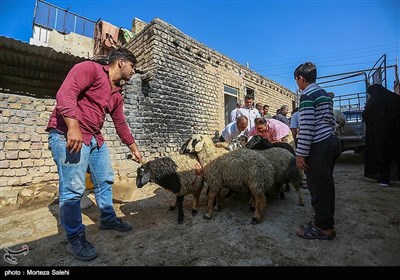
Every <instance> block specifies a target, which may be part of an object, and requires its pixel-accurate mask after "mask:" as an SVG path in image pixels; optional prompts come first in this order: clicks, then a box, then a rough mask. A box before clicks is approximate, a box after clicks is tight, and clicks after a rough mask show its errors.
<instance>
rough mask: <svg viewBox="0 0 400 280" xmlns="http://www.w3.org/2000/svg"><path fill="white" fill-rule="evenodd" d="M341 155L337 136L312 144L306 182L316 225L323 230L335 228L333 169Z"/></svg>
mask: <svg viewBox="0 0 400 280" xmlns="http://www.w3.org/2000/svg"><path fill="white" fill-rule="evenodd" d="M339 155H340V142H339V139H338V138H337V137H336V136H335V135H331V136H330V137H328V138H327V139H325V140H323V141H320V142H318V143H314V144H311V148H310V153H309V156H308V157H307V158H306V164H307V165H308V168H307V171H306V177H307V178H306V180H307V186H308V190H309V191H310V194H311V205H312V207H313V208H314V212H315V215H314V224H315V225H316V226H317V227H319V228H321V229H332V228H334V227H335V220H334V215H335V182H334V180H333V175H332V173H333V168H334V166H335V162H336V160H337V158H338V157H339Z"/></svg>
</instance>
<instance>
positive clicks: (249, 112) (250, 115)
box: [236, 107, 261, 130]
mask: <svg viewBox="0 0 400 280" xmlns="http://www.w3.org/2000/svg"><path fill="white" fill-rule="evenodd" d="M240 116H246V117H247V119H248V121H249V124H248V126H247V129H248V130H250V129H252V128H253V127H254V126H255V124H254V120H255V119H256V118H261V115H260V112H258V110H257V109H256V108H251V109H249V108H247V107H243V108H239V109H238V110H237V112H236V118H238V117H240Z"/></svg>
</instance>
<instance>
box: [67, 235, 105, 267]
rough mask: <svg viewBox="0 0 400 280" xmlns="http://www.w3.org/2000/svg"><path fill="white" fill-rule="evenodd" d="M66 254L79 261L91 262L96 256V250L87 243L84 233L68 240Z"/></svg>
mask: <svg viewBox="0 0 400 280" xmlns="http://www.w3.org/2000/svg"><path fill="white" fill-rule="evenodd" d="M67 252H68V253H70V254H72V255H74V257H75V258H76V259H78V260H80V261H91V260H93V259H95V258H97V256H98V253H97V250H96V248H94V247H93V245H92V244H90V243H89V241H87V239H86V235H85V233H84V232H82V233H81V234H79V235H78V236H76V237H74V238H72V239H70V240H69V242H68V245H67Z"/></svg>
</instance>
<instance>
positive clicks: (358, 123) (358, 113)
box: [333, 92, 368, 154]
mask: <svg viewBox="0 0 400 280" xmlns="http://www.w3.org/2000/svg"><path fill="white" fill-rule="evenodd" d="M367 96H368V94H367V92H357V93H351V94H345V95H341V96H337V97H334V98H333V107H334V109H335V110H338V111H340V112H342V113H343V114H344V115H345V117H346V122H345V124H344V127H343V128H342V129H341V130H339V131H338V133H337V135H338V138H339V140H340V144H341V146H342V152H344V151H348V150H353V151H354V153H357V154H362V153H363V151H364V146H365V123H364V121H363V119H362V112H363V110H364V107H365V103H366V102H367Z"/></svg>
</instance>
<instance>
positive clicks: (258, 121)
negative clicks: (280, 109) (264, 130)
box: [254, 118, 267, 124]
mask: <svg viewBox="0 0 400 280" xmlns="http://www.w3.org/2000/svg"><path fill="white" fill-rule="evenodd" d="M266 123H267V120H266V119H264V118H255V119H254V124H266Z"/></svg>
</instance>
